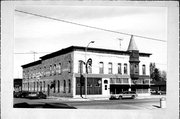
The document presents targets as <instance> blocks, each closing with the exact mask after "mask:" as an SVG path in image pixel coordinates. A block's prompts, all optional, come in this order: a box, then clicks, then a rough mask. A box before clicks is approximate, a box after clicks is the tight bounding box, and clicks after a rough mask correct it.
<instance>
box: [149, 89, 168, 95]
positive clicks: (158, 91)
mask: <svg viewBox="0 0 180 119" xmlns="http://www.w3.org/2000/svg"><path fill="white" fill-rule="evenodd" d="M151 94H153V95H163V94H166V91H161V90H151Z"/></svg>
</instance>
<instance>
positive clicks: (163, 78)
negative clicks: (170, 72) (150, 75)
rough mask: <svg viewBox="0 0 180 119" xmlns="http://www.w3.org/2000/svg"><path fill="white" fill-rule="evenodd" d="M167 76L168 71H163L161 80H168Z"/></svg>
mask: <svg viewBox="0 0 180 119" xmlns="http://www.w3.org/2000/svg"><path fill="white" fill-rule="evenodd" d="M166 76H167V73H166V71H161V81H166V79H167V78H166Z"/></svg>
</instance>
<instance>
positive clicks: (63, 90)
mask: <svg viewBox="0 0 180 119" xmlns="http://www.w3.org/2000/svg"><path fill="white" fill-rule="evenodd" d="M63 89H64V90H63V92H64V93H66V80H64V88H63Z"/></svg>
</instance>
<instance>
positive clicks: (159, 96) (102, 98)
mask: <svg viewBox="0 0 180 119" xmlns="http://www.w3.org/2000/svg"><path fill="white" fill-rule="evenodd" d="M148 98H159V99H160V98H166V95H150V96H138V97H136V99H148ZM47 99H54V100H62V101H93V100H109V98H108V97H88V98H81V97H76V98H68V97H54V96H49V97H47Z"/></svg>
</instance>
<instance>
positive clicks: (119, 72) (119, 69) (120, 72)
mask: <svg viewBox="0 0 180 119" xmlns="http://www.w3.org/2000/svg"><path fill="white" fill-rule="evenodd" d="M118 74H122V71H121V63H118Z"/></svg>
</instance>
